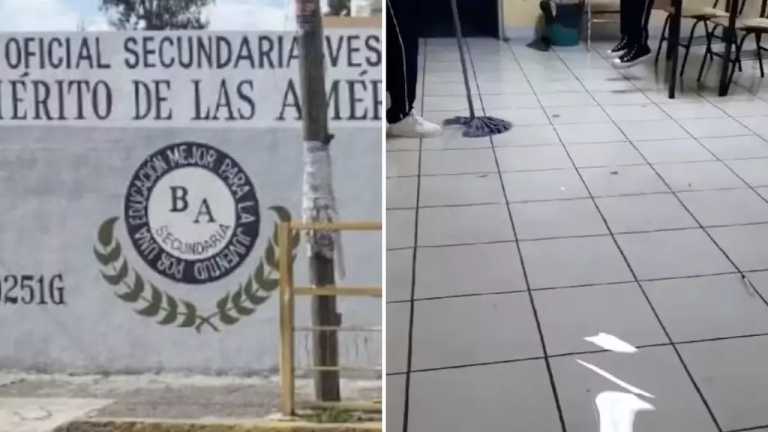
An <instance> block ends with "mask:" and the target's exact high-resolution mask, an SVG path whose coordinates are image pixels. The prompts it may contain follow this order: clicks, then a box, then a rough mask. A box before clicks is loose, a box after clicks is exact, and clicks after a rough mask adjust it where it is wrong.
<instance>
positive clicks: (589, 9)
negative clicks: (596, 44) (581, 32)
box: [586, 0, 592, 51]
mask: <svg viewBox="0 0 768 432" xmlns="http://www.w3.org/2000/svg"><path fill="white" fill-rule="evenodd" d="M586 6H587V51H592V2H591V1H589V0H587V2H586Z"/></svg>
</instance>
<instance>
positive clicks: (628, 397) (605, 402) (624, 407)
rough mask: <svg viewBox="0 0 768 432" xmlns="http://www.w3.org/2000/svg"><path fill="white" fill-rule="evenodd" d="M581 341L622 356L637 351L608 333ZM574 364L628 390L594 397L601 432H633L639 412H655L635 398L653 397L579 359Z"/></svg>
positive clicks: (604, 392) (602, 393) (644, 402)
mask: <svg viewBox="0 0 768 432" xmlns="http://www.w3.org/2000/svg"><path fill="white" fill-rule="evenodd" d="M584 340H586V341H589V342H592V343H593V344H595V345H597V346H599V347H600V348H603V349H606V350H608V351H613V352H617V353H623V354H632V353H635V352H637V348H635V347H634V346H633V345H632V344H630V343H628V342H625V341H623V340H621V339H619V338H618V337H616V336H614V335H611V334H608V333H603V332H600V333H598V334H597V335H595V336H588V337H585V338H584ZM576 362H577V363H579V364H580V365H582V366H584V367H586V368H587V369H589V370H591V371H593V372H595V373H596V374H598V375H600V376H602V377H604V378H606V379H608V380H609V381H611V382H613V383H614V384H616V385H618V386H620V387H622V388H624V389H625V390H627V391H626V392H621V391H603V392H600V394H598V395H597V397H595V408H596V409H597V414H598V418H599V419H600V432H632V431H633V430H634V427H635V417H636V416H637V413H639V412H641V411H654V410H655V409H656V407H654V406H653V405H652V404H650V403H649V402H647V401H645V400H643V399H641V398H640V397H638V395H640V396H644V397H646V398H649V399H654V398H655V396H654V395H652V394H650V393H648V392H646V391H644V390H641V389H639V388H637V387H635V386H633V385H632V384H629V383H627V382H625V381H623V380H621V379H620V378H618V377H615V376H614V375H612V374H611V373H610V372H608V371H605V370H603V369H601V368H599V367H597V366H595V365H593V364H591V363H587V362H585V361H583V360H579V359H576Z"/></svg>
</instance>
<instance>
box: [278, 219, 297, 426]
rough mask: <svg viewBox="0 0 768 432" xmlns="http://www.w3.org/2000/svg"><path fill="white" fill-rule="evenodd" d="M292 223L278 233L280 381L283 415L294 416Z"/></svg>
mask: <svg viewBox="0 0 768 432" xmlns="http://www.w3.org/2000/svg"><path fill="white" fill-rule="evenodd" d="M290 229H291V227H290V224H289V223H287V222H283V223H281V224H280V228H279V231H278V234H277V244H278V247H279V250H280V256H279V257H278V260H279V263H278V265H279V270H280V381H281V382H282V389H283V393H282V399H281V404H280V405H281V410H282V413H283V415H286V416H292V415H293V414H294V411H295V402H294V401H295V385H294V376H293V368H294V364H293V362H294V358H293V349H294V346H293V345H294V335H293V292H292V290H293V266H292V265H291V256H290V251H291V250H292V248H291V245H290V242H291V235H290Z"/></svg>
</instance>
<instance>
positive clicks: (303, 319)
mask: <svg viewBox="0 0 768 432" xmlns="http://www.w3.org/2000/svg"><path fill="white" fill-rule="evenodd" d="M334 132H335V133H336V134H337V138H336V140H335V141H334V142H333V163H334V180H335V186H336V194H337V198H338V203H339V210H340V214H341V217H342V218H343V219H347V220H360V219H364V220H380V219H381V199H382V197H381V176H382V173H381V144H380V130H378V129H376V128H367V129H366V128H363V129H340V130H337V131H334ZM185 140H192V141H199V142H204V143H208V144H210V145H213V146H215V147H217V148H219V149H221V150H223V151H225V152H227V153H229V155H231V156H232V157H233V158H234V159H236V160H237V161H238V162H239V163H240V164H241V165H242V166H243V167H244V168H245V169H246V170H247V172H248V175H249V176H250V178H251V180H252V181H253V183H254V185H255V188H256V191H257V194H258V198H259V200H260V207H261V208H260V210H261V214H262V222H261V235H260V236H259V241H258V244H257V245H256V247H255V248H254V250H253V252H252V253H251V254H250V256H249V258H248V261H247V262H246V263H245V264H244V265H243V266H241V267H240V268H238V269H237V270H236V271H235V272H234V273H233V274H232V275H231V276H229V277H227V278H225V279H223V280H222V281H218V282H215V283H212V284H208V285H199V286H190V285H181V284H176V283H174V282H171V281H170V280H168V279H165V278H163V277H161V276H159V275H158V274H157V273H155V272H154V271H152V270H151V269H149V268H147V267H146V266H145V265H144V263H143V261H142V260H141V259H140V258H139V257H138V256H137V254H136V252H135V251H134V250H133V248H132V246H131V243H130V241H128V239H127V238H126V230H125V227H124V225H123V224H122V221H121V222H119V223H118V226H117V229H116V233H117V235H118V238H119V240H120V241H121V242H122V245H123V248H124V252H125V255H126V257H127V258H128V260H129V261H130V263H131V265H132V266H133V267H134V268H136V269H137V270H139V271H140V272H141V273H142V274H143V275H144V276H145V277H146V278H147V279H148V280H151V281H153V282H155V283H156V284H157V285H158V287H160V288H161V289H163V290H166V291H168V292H169V293H172V294H173V295H175V296H178V297H181V298H185V299H189V300H191V301H193V302H194V303H195V304H197V305H198V306H200V307H201V308H203V309H206V310H210V311H214V310H215V303H216V300H217V299H219V298H221V297H222V296H223V295H224V294H225V293H226V292H228V291H234V290H236V289H237V287H238V284H239V283H240V282H242V281H244V280H245V279H246V277H247V275H248V274H249V272H252V271H253V269H254V268H255V266H256V264H257V263H258V259H259V258H260V257H261V256H262V254H263V252H264V247H265V245H266V240H267V238H268V237H269V236H270V235H271V233H272V222H273V221H274V217H273V215H272V214H271V213H270V212H269V211H268V210H267V208H268V207H269V206H271V205H283V206H286V207H288V208H289V209H290V210H291V212H292V213H293V214H294V215H295V216H299V215H300V209H301V207H300V206H301V201H300V199H301V181H302V145H301V136H300V131H299V130H289V129H282V130H276V129H270V130H266V129H224V128H222V129H194V128H163V129H122V128H76V127H8V126H6V127H0V200H2V207H3V211H2V212H0V227H2V229H0V290H7V287H6V285H5V284H4V278H5V277H6V276H7V275H22V274H30V275H34V276H35V278H37V277H38V276H39V275H45V276H50V275H53V274H57V273H61V274H62V275H63V280H64V286H65V299H66V305H62V306H55V305H50V304H49V305H39V304H31V305H24V304H15V305H13V304H5V303H4V302H2V296H4V295H5V293H4V292H3V293H0V336H1V337H0V369H22V370H34V371H47V372H51V371H59V372H112V373H115V372H163V371H174V372H195V373H205V374H209V373H211V374H219V373H225V374H246V373H256V372H264V371H274V370H275V369H276V367H277V362H278V352H279V344H278V340H279V339H278V308H277V297H276V295H273V296H272V298H271V299H270V300H269V301H267V302H266V303H265V304H263V305H262V306H261V307H259V308H258V310H257V311H256V312H255V313H254V314H253V315H251V316H250V317H247V318H244V319H243V320H242V321H241V322H239V323H237V324H236V325H233V326H231V327H225V328H222V329H221V332H220V333H215V332H212V331H208V330H206V331H204V332H202V334H198V333H196V332H195V331H194V330H191V329H182V328H176V327H173V326H169V327H164V326H160V325H158V324H156V323H155V322H154V321H153V320H152V319H149V318H146V317H142V316H139V315H137V314H136V313H135V312H134V311H133V310H132V307H134V306H133V305H130V304H128V303H125V302H123V301H121V300H119V299H118V298H117V297H116V295H115V292H116V290H115V289H114V288H113V287H111V286H110V285H109V284H107V283H106V282H105V281H104V280H103V279H102V278H101V276H100V273H99V271H100V268H101V267H100V264H99V263H98V262H97V261H96V259H95V257H94V254H93V247H94V244H95V243H96V233H97V228H98V227H99V225H100V224H101V222H102V221H104V220H105V219H107V218H109V217H111V216H121V215H122V211H123V203H124V196H125V191H126V187H127V184H128V182H129V180H130V178H131V175H132V174H133V171H134V170H135V169H136V167H137V166H138V165H139V164H140V163H141V161H142V160H143V159H144V158H145V157H146V156H147V155H149V154H150V153H152V152H154V151H155V150H157V149H159V148H161V147H163V146H165V145H167V144H170V143H174V142H179V141H185ZM344 248H345V252H346V260H347V269H348V277H347V279H346V280H345V281H343V282H342V283H343V284H350V285H355V284H358V285H359V284H365V285H380V284H381V275H382V273H381V238H380V236H379V235H378V234H365V235H362V234H356V235H347V236H345V237H344ZM306 269H307V262H306V254H305V250H304V249H301V253H300V255H299V260H298V262H297V264H296V270H297V275H296V278H297V283H306ZM340 309H341V312H342V313H343V316H344V321H345V324H355V325H374V326H378V325H380V323H381V302H380V301H378V300H342V301H341V302H340ZM308 319H309V307H308V304H307V303H305V302H303V301H302V302H299V303H298V304H297V321H298V325H301V324H302V323H304V324H306V323H307V321H308ZM341 345H342V347H341V348H342V356H343V361H344V362H345V363H347V364H352V365H380V363H381V338H380V337H379V336H378V335H373V334H366V335H361V334H350V335H344V336H343V337H342V340H341ZM308 347H309V345H308V339H307V338H306V337H304V336H303V335H298V337H297V355H298V356H299V363H305V362H306V355H307V354H308V353H309V351H308Z"/></svg>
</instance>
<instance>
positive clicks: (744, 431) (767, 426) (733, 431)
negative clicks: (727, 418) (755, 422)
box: [726, 424, 768, 432]
mask: <svg viewBox="0 0 768 432" xmlns="http://www.w3.org/2000/svg"><path fill="white" fill-rule="evenodd" d="M763 429H768V424H764V425H760V426H752V427H748V428H742V429H730V430H728V431H726V432H750V431H760V430H763Z"/></svg>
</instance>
